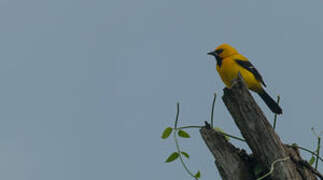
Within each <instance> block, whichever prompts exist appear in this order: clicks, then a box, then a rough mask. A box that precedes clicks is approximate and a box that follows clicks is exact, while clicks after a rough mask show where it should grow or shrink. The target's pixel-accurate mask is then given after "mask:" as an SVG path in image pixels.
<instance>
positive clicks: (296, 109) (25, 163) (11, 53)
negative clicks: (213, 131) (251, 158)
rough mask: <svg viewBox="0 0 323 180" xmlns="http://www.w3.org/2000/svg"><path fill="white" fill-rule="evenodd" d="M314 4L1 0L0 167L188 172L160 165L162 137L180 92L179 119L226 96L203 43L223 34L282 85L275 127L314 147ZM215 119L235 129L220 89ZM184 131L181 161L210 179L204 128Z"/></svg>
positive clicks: (191, 120)
mask: <svg viewBox="0 0 323 180" xmlns="http://www.w3.org/2000/svg"><path fill="white" fill-rule="evenodd" d="M322 7H323V2H322V1H319V0H313V1H301V0H288V1H280V0H274V1H256V0H244V1H241V0H236V1H233V0H230V1H218V0H213V1H211V0H206V1H196V0H195V1H193V0H188V1H179V0H175V1H174V0H158V1H156V0H154V1H151V0H137V1H133V0H108V1H103V0H92V1H85V0H78V1H77V0H56V1H48V0H45V1H44V0H29V1H25V0H0V23H1V28H0V52H1V53H0V59H1V61H0V83H1V90H0V92H1V93H0V107H1V108H0V109H1V110H0V111H1V113H0V118H1V126H0V179H6V180H43V179H46V180H57V179H60V180H65V179H66V180H79V179H84V180H86V179H120V180H123V179H156V180H164V179H190V177H189V176H188V175H187V174H186V173H185V171H184V169H183V168H182V167H181V166H180V164H179V162H174V163H172V164H165V163H163V162H164V160H165V158H166V157H167V156H168V154H170V153H171V152H173V151H174V150H175V145H174V143H173V141H172V140H171V139H168V140H166V141H163V140H161V139H160V135H161V132H162V130H163V129H164V128H165V127H166V126H170V125H172V124H173V121H174V118H175V104H176V102H177V101H179V102H180V103H181V113H180V124H181V125H202V124H203V121H205V120H209V116H210V104H211V101H212V96H213V93H214V92H216V93H217V94H218V96H219V97H220V96H221V95H222V89H223V87H224V85H223V83H222V82H221V80H220V78H219V76H218V74H217V72H216V70H215V61H214V59H213V58H212V57H208V56H207V55H206V52H208V51H210V50H212V49H214V48H215V47H216V46H218V45H220V44H221V43H229V44H231V45H233V46H234V47H236V48H237V49H238V50H239V51H240V52H241V53H242V54H244V55H245V56H246V57H248V58H249V59H250V60H251V61H252V62H253V64H254V65H255V66H256V67H257V69H258V70H259V71H260V72H261V74H262V75H263V77H264V80H265V82H266V83H267V85H268V88H267V91H268V92H269V93H270V94H271V95H272V96H276V95H277V94H280V95H281V106H282V108H283V110H284V114H283V115H282V116H281V117H280V118H279V121H278V127H277V132H278V134H279V135H280V136H281V139H282V140H283V141H284V142H285V143H295V142H296V143H298V144H299V145H302V146H304V147H307V148H309V149H314V144H315V137H314V136H313V134H312V132H311V131H310V128H311V127H315V128H316V130H317V131H321V130H323V123H322V120H321V111H322V107H323V98H322V92H323V85H322V84H321V82H322V66H323V62H322V61H323V59H322V55H321V54H322V52H323V45H322V42H323V36H322V34H323V21H322V17H323V11H322ZM255 98H256V100H257V102H259V105H260V106H261V107H262V109H263V110H264V112H265V114H266V115H267V116H268V118H269V119H272V118H273V114H271V113H270V111H269V110H268V108H267V107H266V105H265V104H264V103H263V102H262V101H261V100H260V99H259V98H258V97H255ZM215 125H216V126H218V127H221V128H222V129H224V130H225V131H226V132H228V133H231V134H234V135H238V136H240V133H239V131H238V129H237V128H236V127H235V124H234V123H233V120H232V118H231V117H230V115H229V114H228V111H227V110H226V108H225V106H224V104H223V102H222V101H221V99H220V98H218V100H217V102H216V110H215ZM189 132H190V133H191V136H192V138H191V139H189V140H187V139H184V140H182V139H181V140H180V143H181V146H182V148H183V150H185V151H187V152H188V153H189V154H190V155H191V159H190V160H189V161H188V162H187V163H188V166H189V168H191V169H192V170H193V171H197V170H201V172H202V179H211V178H213V179H214V178H217V179H218V177H219V175H218V173H217V170H216V168H215V166H214V159H213V157H212V156H211V154H210V152H209V151H208V149H207V147H206V146H205V144H204V142H203V141H202V139H201V137H200V135H199V133H198V131H197V130H190V131H189ZM232 142H233V143H234V144H236V145H237V146H240V147H246V146H245V145H243V144H241V143H238V142H236V141H234V140H232ZM302 155H303V156H304V157H305V158H306V159H309V158H310V156H309V155H308V154H306V153H302ZM322 167H323V164H322V165H321V168H320V170H321V171H322V170H323V168H322Z"/></svg>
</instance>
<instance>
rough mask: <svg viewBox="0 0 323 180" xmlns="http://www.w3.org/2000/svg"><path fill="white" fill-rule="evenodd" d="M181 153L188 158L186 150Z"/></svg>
mask: <svg viewBox="0 0 323 180" xmlns="http://www.w3.org/2000/svg"><path fill="white" fill-rule="evenodd" d="M181 154H183V156H185V157H186V158H187V159H188V158H190V155H188V154H187V153H186V152H184V151H182V152H181Z"/></svg>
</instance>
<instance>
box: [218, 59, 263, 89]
mask: <svg viewBox="0 0 323 180" xmlns="http://www.w3.org/2000/svg"><path fill="white" fill-rule="evenodd" d="M216 70H217V71H218V73H219V75H220V77H221V79H222V81H223V82H224V84H225V85H226V86H227V87H228V88H230V87H231V85H232V81H233V80H234V79H236V78H237V77H238V73H239V72H240V74H241V75H242V77H243V79H244V81H245V82H246V84H247V86H248V88H249V89H250V90H252V91H256V92H259V91H260V90H261V89H262V86H261V83H260V82H259V81H258V80H257V79H256V78H255V76H254V75H253V74H252V73H251V72H249V71H248V70H246V69H244V68H243V67H241V66H240V65H238V64H237V63H235V61H234V60H232V59H229V58H226V59H223V61H222V65H221V67H219V66H218V65H217V66H216Z"/></svg>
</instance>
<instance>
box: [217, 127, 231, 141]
mask: <svg viewBox="0 0 323 180" xmlns="http://www.w3.org/2000/svg"><path fill="white" fill-rule="evenodd" d="M214 130H215V131H217V132H220V133H221V134H225V132H224V131H223V129H221V128H219V127H215V128H214ZM224 137H225V139H226V140H227V141H229V140H230V137H229V136H224Z"/></svg>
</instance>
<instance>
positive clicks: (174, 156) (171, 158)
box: [165, 152, 179, 163]
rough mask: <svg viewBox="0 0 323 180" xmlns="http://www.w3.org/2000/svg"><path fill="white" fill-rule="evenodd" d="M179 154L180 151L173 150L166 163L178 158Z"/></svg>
mask: <svg viewBox="0 0 323 180" xmlns="http://www.w3.org/2000/svg"><path fill="white" fill-rule="evenodd" d="M178 156H179V154H178V152H173V153H172V154H171V155H170V156H168V158H167V159H166V161H165V162H166V163H170V162H172V161H174V160H176V159H177V158H178Z"/></svg>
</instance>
